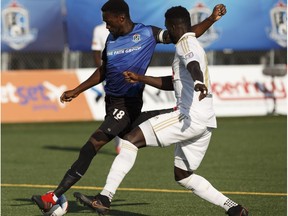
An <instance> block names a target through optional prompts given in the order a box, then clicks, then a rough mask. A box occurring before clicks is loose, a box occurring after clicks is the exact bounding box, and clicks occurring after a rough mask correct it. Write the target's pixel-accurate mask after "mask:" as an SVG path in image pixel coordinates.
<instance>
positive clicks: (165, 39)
mask: <svg viewBox="0 0 288 216" xmlns="http://www.w3.org/2000/svg"><path fill="white" fill-rule="evenodd" d="M226 12H227V11H226V6H225V5H224V4H218V5H216V6H215V7H214V9H213V12H212V14H211V15H210V16H209V17H207V18H206V19H205V20H203V21H202V22H200V23H198V24H195V25H193V26H191V31H192V32H194V33H195V35H196V37H200V36H201V35H202V34H204V33H205V32H206V31H207V30H208V29H209V28H210V27H211V25H213V24H214V23H215V22H216V21H218V20H219V19H220V18H221V17H222V16H224V15H225V14H226ZM152 30H153V33H154V36H155V38H156V41H157V42H158V43H164V44H169V43H172V41H171V39H170V36H169V34H168V31H167V30H164V29H161V28H158V27H155V26H152Z"/></svg>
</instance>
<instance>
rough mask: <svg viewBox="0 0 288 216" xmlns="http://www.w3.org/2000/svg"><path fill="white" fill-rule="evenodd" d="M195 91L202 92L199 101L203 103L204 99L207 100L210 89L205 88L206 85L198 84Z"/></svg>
mask: <svg viewBox="0 0 288 216" xmlns="http://www.w3.org/2000/svg"><path fill="white" fill-rule="evenodd" d="M194 90H195V91H197V92H198V91H200V95H199V101H201V100H202V99H203V98H205V97H206V96H207V95H208V89H207V87H206V86H205V84H202V83H197V84H196V85H195V86H194Z"/></svg>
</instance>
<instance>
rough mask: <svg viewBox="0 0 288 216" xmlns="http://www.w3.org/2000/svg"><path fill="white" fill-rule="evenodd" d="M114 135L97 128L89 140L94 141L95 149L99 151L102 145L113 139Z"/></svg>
mask: <svg viewBox="0 0 288 216" xmlns="http://www.w3.org/2000/svg"><path fill="white" fill-rule="evenodd" d="M113 138H114V137H113V136H109V135H108V134H106V133H104V132H103V131H100V130H97V131H96V132H95V133H93V134H92V135H91V137H90V139H89V141H88V142H90V143H92V145H93V146H94V149H95V151H98V150H99V149H100V148H101V147H102V146H104V145H105V144H106V143H108V142H109V141H110V140H112V139H113Z"/></svg>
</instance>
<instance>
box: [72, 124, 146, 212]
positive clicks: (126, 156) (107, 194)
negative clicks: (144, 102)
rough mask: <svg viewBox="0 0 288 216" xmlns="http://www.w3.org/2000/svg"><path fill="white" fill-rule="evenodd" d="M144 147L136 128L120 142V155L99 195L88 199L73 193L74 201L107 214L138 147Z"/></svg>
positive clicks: (114, 162)
mask: <svg viewBox="0 0 288 216" xmlns="http://www.w3.org/2000/svg"><path fill="white" fill-rule="evenodd" d="M125 139H127V140H125ZM134 143H135V145H134ZM136 145H137V146H136ZM144 146H145V139H144V136H143V133H142V131H141V129H140V128H139V127H137V128H135V129H134V130H132V131H131V132H130V133H129V134H128V135H127V136H125V137H124V139H123V140H122V144H121V150H120V153H119V154H118V155H117V156H116V158H115V159H114V161H113V163H112V166H111V168H110V172H109V174H108V176H107V179H106V184H105V186H104V188H103V190H102V191H101V192H100V194H98V195H96V196H95V197H94V198H92V199H90V198H89V197H88V196H86V195H83V194H81V193H79V192H76V193H74V196H75V197H76V199H77V200H78V201H79V202H80V203H82V204H84V205H86V206H88V207H90V208H92V209H94V210H96V211H97V212H98V213H99V214H107V213H108V211H109V208H110V204H111V201H112V198H113V196H114V194H115V193H116V190H117V188H118V187H119V185H120V183H121V182H122V180H123V179H124V177H125V176H126V174H127V173H128V172H129V171H130V170H131V168H132V167H133V165H134V163H135V160H136V157H137V152H138V147H139V148H140V147H144Z"/></svg>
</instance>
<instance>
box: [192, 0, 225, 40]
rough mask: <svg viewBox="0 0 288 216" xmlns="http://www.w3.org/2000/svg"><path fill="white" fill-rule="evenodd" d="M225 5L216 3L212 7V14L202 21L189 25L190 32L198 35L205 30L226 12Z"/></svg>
mask: <svg viewBox="0 0 288 216" xmlns="http://www.w3.org/2000/svg"><path fill="white" fill-rule="evenodd" d="M226 12H227V11H226V6H225V5H224V4H218V5H216V6H215V7H214V9H213V12H212V14H211V15H210V16H209V17H207V18H206V19H205V20H203V21H202V22H200V23H198V24H195V25H193V26H192V27H191V30H192V32H194V33H195V34H196V37H200V36H201V35H202V34H204V33H205V31H207V30H208V29H209V28H210V27H211V25H212V24H213V23H215V22H216V21H218V20H219V19H220V18H221V17H222V16H224V15H225V14H226Z"/></svg>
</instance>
